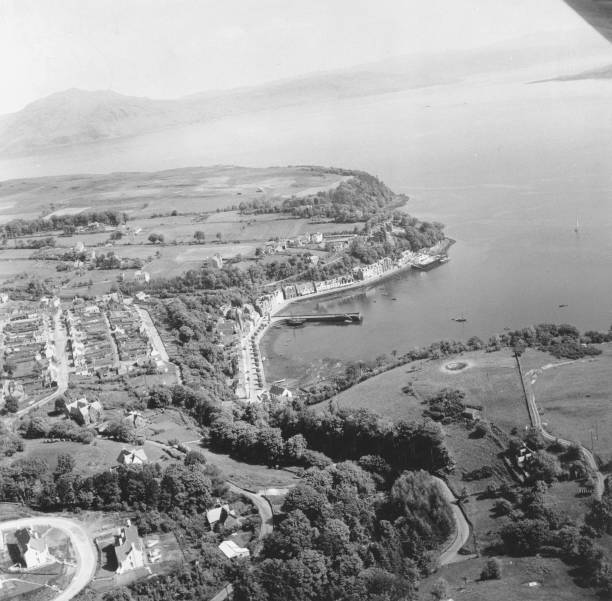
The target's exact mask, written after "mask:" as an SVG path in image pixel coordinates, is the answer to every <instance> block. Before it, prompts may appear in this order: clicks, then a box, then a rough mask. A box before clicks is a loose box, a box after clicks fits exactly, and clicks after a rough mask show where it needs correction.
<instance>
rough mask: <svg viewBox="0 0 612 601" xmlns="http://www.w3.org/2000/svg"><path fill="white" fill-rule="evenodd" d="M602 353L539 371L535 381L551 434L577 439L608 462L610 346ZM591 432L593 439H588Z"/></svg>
mask: <svg viewBox="0 0 612 601" xmlns="http://www.w3.org/2000/svg"><path fill="white" fill-rule="evenodd" d="M602 350H603V354H601V355H599V356H597V357H593V358H589V359H581V360H579V361H575V362H572V363H568V364H566V365H561V366H559V367H554V368H551V369H546V370H544V371H542V372H541V373H539V374H538V376H537V380H536V383H535V385H534V392H535V395H536V403H537V405H538V408H539V409H540V411H541V413H542V421H543V422H545V423H546V424H547V425H546V429H547V430H548V431H549V432H550V433H551V434H558V435H559V436H562V437H564V438H568V439H570V440H577V441H579V442H580V443H582V444H583V445H584V446H585V447H587V448H589V449H590V448H591V443H594V452H595V454H596V455H597V456H598V457H599V458H600V459H601V460H602V462H603V463H604V464H607V463H608V462H610V461H611V460H612V346H611V345H609V344H608V345H604V346H603V347H602ZM591 432H592V433H593V439H591Z"/></svg>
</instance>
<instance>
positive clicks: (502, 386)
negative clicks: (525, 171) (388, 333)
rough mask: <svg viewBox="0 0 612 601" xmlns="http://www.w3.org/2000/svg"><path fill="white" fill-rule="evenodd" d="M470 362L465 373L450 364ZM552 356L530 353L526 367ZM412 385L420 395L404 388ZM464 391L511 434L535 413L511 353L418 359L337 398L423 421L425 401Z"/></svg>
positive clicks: (391, 415)
mask: <svg viewBox="0 0 612 601" xmlns="http://www.w3.org/2000/svg"><path fill="white" fill-rule="evenodd" d="M453 361H458V362H465V363H466V364H467V367H466V368H465V369H463V370H461V371H450V370H448V369H445V365H447V364H449V363H452V362H453ZM554 361H555V360H554V358H552V357H551V356H550V355H548V354H546V353H541V352H538V351H533V350H531V349H529V350H527V351H526V353H525V355H524V364H525V365H527V366H529V367H526V368H525V369H528V368H531V366H533V367H538V366H542V365H545V364H547V363H551V362H554ZM409 383H412V385H413V387H414V391H415V393H416V396H411V395H407V394H405V393H403V392H402V388H403V387H404V386H406V385H407V384H409ZM447 387H450V388H458V389H461V390H463V391H465V393H466V402H467V403H470V404H474V405H482V406H483V415H484V417H485V418H486V419H489V420H490V421H492V422H494V423H495V424H496V425H498V426H499V427H500V428H502V429H504V430H505V431H506V432H510V430H511V429H512V428H514V427H515V426H516V427H518V428H522V427H524V426H526V425H527V424H528V423H529V415H528V413H527V406H526V403H525V397H524V395H523V390H522V386H521V380H520V377H519V374H518V370H517V367H516V362H515V360H514V357H513V356H512V355H511V353H510V351H509V350H502V351H499V352H496V353H486V352H484V351H474V352H469V353H464V354H462V355H460V356H458V357H455V358H446V359H440V360H428V361H417V362H414V363H411V364H408V365H404V366H401V367H397V368H395V369H393V370H390V371H388V372H385V373H383V374H380V375H378V376H375V377H374V378H370V379H369V380H366V381H365V382H362V383H360V384H358V385H357V386H353V387H352V388H350V389H348V390H346V391H344V392H342V393H341V394H339V395H338V396H337V397H336V398H337V401H338V404H339V405H340V406H341V407H366V408H369V409H372V410H374V411H376V412H378V413H380V414H381V415H385V416H386V417H389V418H391V419H398V418H405V419H420V418H421V416H422V412H423V409H424V406H423V404H422V402H423V400H424V399H426V398H427V397H429V396H431V395H432V394H434V393H435V392H437V391H438V390H440V389H442V388H447Z"/></svg>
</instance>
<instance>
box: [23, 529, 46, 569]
mask: <svg viewBox="0 0 612 601" xmlns="http://www.w3.org/2000/svg"><path fill="white" fill-rule="evenodd" d="M15 539H16V540H17V548H18V549H19V555H20V557H21V561H22V562H23V564H24V566H25V567H26V568H28V569H36V568H39V567H41V566H44V565H46V564H49V563H53V562H54V561H55V558H54V557H53V556H52V555H51V554H50V553H49V547H47V543H46V542H45V540H44V539H43V538H41V537H40V535H39V534H38V532H34V530H32V529H31V528H22V529H21V530H17V531H16V532H15Z"/></svg>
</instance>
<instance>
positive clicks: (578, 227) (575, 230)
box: [574, 216, 580, 233]
mask: <svg viewBox="0 0 612 601" xmlns="http://www.w3.org/2000/svg"><path fill="white" fill-rule="evenodd" d="M579 231H580V224H579V223H578V216H576V227H575V228H574V232H576V233H578V232H579Z"/></svg>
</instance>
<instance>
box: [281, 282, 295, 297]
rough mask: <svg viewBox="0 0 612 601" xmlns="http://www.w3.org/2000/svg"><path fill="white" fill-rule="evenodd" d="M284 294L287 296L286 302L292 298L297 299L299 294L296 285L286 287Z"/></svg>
mask: <svg viewBox="0 0 612 601" xmlns="http://www.w3.org/2000/svg"><path fill="white" fill-rule="evenodd" d="M283 294H284V296H285V300H289V299H291V298H295V297H296V296H298V292H297V289H296V287H295V285H294V284H290V285H289V286H284V287H283Z"/></svg>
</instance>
